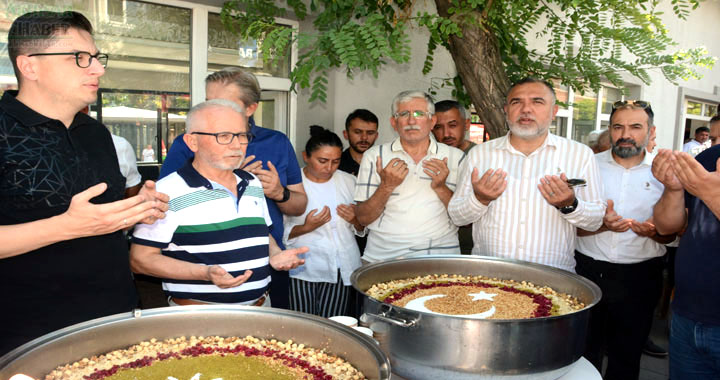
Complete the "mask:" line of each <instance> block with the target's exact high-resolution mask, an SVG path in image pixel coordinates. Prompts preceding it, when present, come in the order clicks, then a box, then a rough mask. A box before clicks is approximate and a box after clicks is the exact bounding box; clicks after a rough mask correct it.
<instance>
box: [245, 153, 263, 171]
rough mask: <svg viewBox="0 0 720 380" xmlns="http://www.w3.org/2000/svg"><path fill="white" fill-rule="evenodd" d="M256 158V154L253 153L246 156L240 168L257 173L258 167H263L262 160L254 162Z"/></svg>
mask: <svg viewBox="0 0 720 380" xmlns="http://www.w3.org/2000/svg"><path fill="white" fill-rule="evenodd" d="M254 159H255V155H254V154H251V155H249V156H245V159H244V160H243V162H242V165H240V169H242V170H245V171H246V172H250V173H252V174H255V171H256V170H258V169H262V161H260V160H258V161H255V162H253V160H254Z"/></svg>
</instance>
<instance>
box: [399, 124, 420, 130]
mask: <svg viewBox="0 0 720 380" xmlns="http://www.w3.org/2000/svg"><path fill="white" fill-rule="evenodd" d="M419 130H420V126H419V125H406V126H405V127H403V131H419Z"/></svg>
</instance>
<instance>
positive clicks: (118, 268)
mask: <svg viewBox="0 0 720 380" xmlns="http://www.w3.org/2000/svg"><path fill="white" fill-rule="evenodd" d="M8 53H9V56H10V61H11V62H12V64H13V69H14V70H15V75H16V77H17V79H18V87H19V91H6V92H5V94H4V95H3V97H2V99H0V241H1V242H2V244H1V245H0V289H2V291H3V296H4V299H3V310H6V311H7V312H4V313H0V314H1V315H0V337H2V338H1V339H0V355H2V354H4V353H6V352H7V351H10V350H12V349H13V348H15V347H17V346H19V345H21V344H23V343H26V342H27V341H29V340H32V339H34V338H37V337H39V336H41V335H43V334H46V333H49V332H51V331H54V330H57V329H60V328H63V327H66V326H68V325H71V324H75V323H79V322H83V321H86V320H89V319H93V318H97V317H101V316H105V315H110V314H115V313H120V312H123V311H130V310H131V309H132V308H134V307H135V306H136V304H137V295H136V291H135V288H134V285H133V282H132V277H131V274H130V268H129V262H128V252H127V243H126V242H125V240H124V238H123V234H122V231H121V230H122V229H124V228H128V227H131V226H132V225H134V224H135V223H139V222H143V223H153V222H154V221H155V220H157V218H162V217H164V211H166V210H167V196H166V195H164V194H160V193H157V192H155V190H154V189H155V185H154V183H152V182H150V181H148V182H147V183H146V184H145V185H144V186H143V188H142V189H141V190H140V193H139V194H138V195H136V196H134V197H132V198H128V199H125V200H123V194H124V191H125V178H124V177H123V176H122V174H121V173H120V169H119V166H118V161H117V156H116V154H115V149H114V147H113V143H112V139H111V137H110V133H109V131H108V130H107V129H106V128H105V127H104V126H103V125H102V124H100V123H98V122H97V121H96V120H94V119H92V118H90V117H89V116H87V115H85V114H83V113H80V112H79V111H80V110H82V109H83V108H85V107H86V106H87V105H88V104H89V103H93V102H95V100H96V97H97V89H98V79H99V78H100V76H102V75H103V74H104V73H105V65H106V64H107V55H105V54H101V53H99V52H98V50H97V47H96V46H95V42H94V40H93V37H92V26H91V25H90V22H89V21H88V20H87V19H86V18H85V17H84V16H83V15H81V14H80V13H77V12H63V13H56V12H32V13H28V14H25V15H23V16H20V17H19V18H18V19H16V20H15V21H14V22H13V24H12V26H11V28H10V31H9V32H8Z"/></svg>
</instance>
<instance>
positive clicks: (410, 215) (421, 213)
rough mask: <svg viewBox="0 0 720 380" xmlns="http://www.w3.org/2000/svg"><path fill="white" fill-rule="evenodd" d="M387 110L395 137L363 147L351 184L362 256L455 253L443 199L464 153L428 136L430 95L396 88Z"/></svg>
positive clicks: (452, 227) (371, 258)
mask: <svg viewBox="0 0 720 380" xmlns="http://www.w3.org/2000/svg"><path fill="white" fill-rule="evenodd" d="M391 111H392V117H390V124H391V125H392V127H393V129H395V131H396V132H397V134H398V138H396V139H395V140H394V141H392V142H390V143H387V144H382V145H376V146H373V147H372V148H370V149H368V150H367V151H365V154H363V158H362V162H361V163H360V172H359V173H358V180H357V184H356V186H355V201H356V202H358V205H357V209H356V212H355V213H356V215H357V218H358V220H359V221H360V223H361V224H363V225H366V226H367V227H368V230H369V231H370V232H369V236H368V241H367V246H366V247H365V252H364V255H363V260H365V261H366V262H377V261H383V260H388V259H394V258H400V257H408V256H417V255H429V254H459V253H460V248H459V245H458V237H457V227H456V226H455V225H454V224H453V223H452V221H450V218H449V217H448V213H447V204H448V201H450V197H451V196H452V192H453V190H454V189H455V177H456V173H457V168H458V166H459V165H460V161H461V160H462V159H463V157H464V154H463V152H462V151H461V150H460V149H457V148H453V147H451V146H448V145H445V144H443V143H438V142H436V141H435V139H431V138H430V133H431V130H432V127H433V126H434V125H435V122H436V118H435V115H434V113H435V105H434V102H433V100H432V98H431V97H430V95H427V94H426V93H424V92H422V91H404V92H401V93H400V94H398V95H397V96H396V97H395V99H394V100H393V102H392V106H391Z"/></svg>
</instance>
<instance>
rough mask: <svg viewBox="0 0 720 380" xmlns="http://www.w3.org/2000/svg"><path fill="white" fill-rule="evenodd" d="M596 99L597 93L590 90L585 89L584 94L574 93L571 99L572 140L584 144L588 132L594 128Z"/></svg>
mask: <svg viewBox="0 0 720 380" xmlns="http://www.w3.org/2000/svg"><path fill="white" fill-rule="evenodd" d="M597 100H598V99H597V95H596V94H595V92H594V91H591V90H588V91H586V92H585V93H584V94H579V93H575V98H574V99H573V136H572V139H573V140H575V141H579V142H582V143H585V144H586V143H587V136H588V134H590V132H591V131H593V130H595V120H596V117H597Z"/></svg>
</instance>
